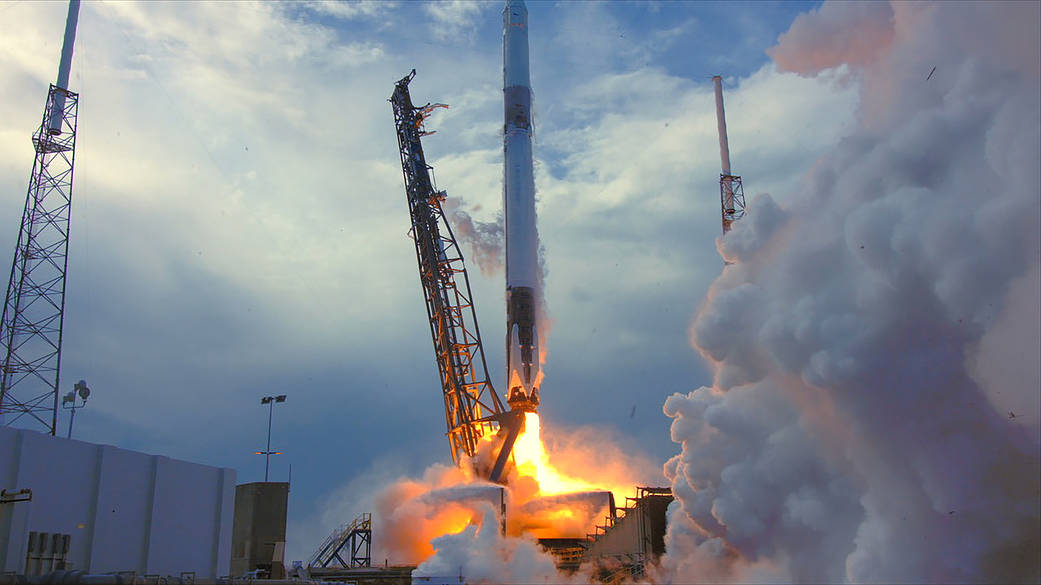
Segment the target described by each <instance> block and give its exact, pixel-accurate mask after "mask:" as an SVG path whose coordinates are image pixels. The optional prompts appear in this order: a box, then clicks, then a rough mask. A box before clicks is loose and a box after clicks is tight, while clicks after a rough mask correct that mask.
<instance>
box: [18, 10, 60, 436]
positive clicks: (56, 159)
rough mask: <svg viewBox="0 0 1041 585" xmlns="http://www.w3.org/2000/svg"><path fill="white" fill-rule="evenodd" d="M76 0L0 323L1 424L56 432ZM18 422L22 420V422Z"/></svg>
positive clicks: (39, 136)
mask: <svg viewBox="0 0 1041 585" xmlns="http://www.w3.org/2000/svg"><path fill="white" fill-rule="evenodd" d="M78 15H79V0H72V1H71V2H70V3H69V14H68V18H67V20H66V25H65V42H64V46H63V49H62V57H61V64H60V65H59V68H58V83H57V84H56V85H51V86H50V91H49V92H48V94H47V105H46V107H45V108H44V111H43V121H42V122H41V123H40V127H39V129H38V130H36V132H35V133H34V134H33V146H34V147H35V149H36V159H35V161H34V162H33V170H32V174H31V175H30V176H29V190H28V192H27V193H26V197H25V212H24V213H23V214H22V223H21V228H20V229H19V232H18V244H17V246H16V247H15V251H14V261H13V262H12V264H11V278H10V280H9V282H8V286H7V297H6V301H5V304H4V312H3V320H2V322H0V354H2V356H3V360H4V361H3V365H2V370H0V424H3V425H12V424H15V423H20V424H22V425H24V424H26V423H28V425H29V426H30V427H35V428H38V429H40V430H46V431H47V432H49V433H50V434H52V435H53V434H55V431H56V430H57V425H58V383H59V377H60V373H61V342H62V326H63V324H64V320H65V273H66V269H67V268H68V252H69V215H70V211H71V206H72V177H73V168H74V162H75V159H76V116H77V111H78V107H79V95H78V94H75V93H73V92H71V91H69V90H68V89H67V87H68V79H69V70H70V67H71V61H72V45H73V41H74V40H75V35H76V22H77V19H78ZM23 419H24V420H23Z"/></svg>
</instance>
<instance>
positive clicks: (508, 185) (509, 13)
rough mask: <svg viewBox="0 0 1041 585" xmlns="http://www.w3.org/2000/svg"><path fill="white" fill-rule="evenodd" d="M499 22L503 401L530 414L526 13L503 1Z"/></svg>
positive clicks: (534, 258)
mask: <svg viewBox="0 0 1041 585" xmlns="http://www.w3.org/2000/svg"><path fill="white" fill-rule="evenodd" d="M502 20H503V40H502V54H503V102H504V106H505V128H504V137H503V152H504V157H505V161H504V162H505V172H504V190H503V210H504V211H503V215H504V216H505V223H506V384H507V393H506V401H507V402H508V403H509V405H510V409H511V410H522V411H530V412H534V411H535V410H536V408H537V407H538V404H539V384H540V383H541V378H542V374H541V372H540V371H539V337H538V329H537V326H536V320H537V318H538V311H537V307H536V304H537V303H538V302H539V294H540V291H539V285H540V283H539V262H538V230H537V229H536V227H535V176H534V171H533V168H532V156H531V153H532V150H531V132H532V124H531V79H530V76H529V74H528V9H527V7H526V6H525V5H524V2H523V0H508V1H507V2H506V7H505V9H504V10H503V13H502Z"/></svg>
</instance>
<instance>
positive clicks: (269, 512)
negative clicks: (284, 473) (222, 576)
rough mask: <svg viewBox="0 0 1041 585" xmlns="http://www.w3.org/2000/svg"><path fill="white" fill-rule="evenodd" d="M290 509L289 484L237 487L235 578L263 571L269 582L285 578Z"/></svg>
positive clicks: (233, 548)
mask: <svg viewBox="0 0 1041 585" xmlns="http://www.w3.org/2000/svg"><path fill="white" fill-rule="evenodd" d="M288 507H289V484H288V483H285V482H263V481H258V482H255V483H244V484H242V485H239V486H236V488H235V520H234V524H233V527H232V536H231V575H232V576H233V577H240V576H242V575H245V574H247V573H251V572H253V571H261V572H262V573H263V575H262V576H264V577H267V578H271V579H283V578H285V574H286V570H285V546H286V513H287V512H288Z"/></svg>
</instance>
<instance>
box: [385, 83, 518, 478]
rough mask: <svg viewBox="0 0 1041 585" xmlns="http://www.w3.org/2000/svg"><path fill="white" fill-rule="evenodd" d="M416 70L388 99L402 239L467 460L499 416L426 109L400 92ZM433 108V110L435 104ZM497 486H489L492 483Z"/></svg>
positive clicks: (457, 452)
mask: <svg viewBox="0 0 1041 585" xmlns="http://www.w3.org/2000/svg"><path fill="white" fill-rule="evenodd" d="M415 75H416V70H415V69H413V70H412V72H411V73H409V74H408V75H407V76H405V77H404V78H403V79H401V80H400V81H398V82H397V83H396V84H395V86H394V93H393V95H392V96H391V98H390V102H391V104H393V107H394V125H395V127H396V128H397V135H398V148H399V151H400V154H401V169H402V175H403V176H404V179H405V196H406V199H407V200H408V207H409V212H410V214H411V218H412V229H411V230H410V232H409V233H410V235H411V236H412V239H413V241H414V242H415V245H416V259H417V261H418V263H419V278H420V282H421V283H422V285H423V297H424V299H425V301H426V308H427V317H428V320H429V323H430V334H431V336H432V337H433V340H434V353H435V357H436V359H437V366H438V370H439V372H440V375H441V388H442V391H443V393H444V400H445V420H446V422H447V425H448V441H449V443H450V445H451V449H452V460H453V461H455V462H456V463H457V464H458V463H459V462H460V461H461V460H462V457H463V456H464V455H468V456H471V457H472V456H474V455H475V454H476V453H477V447H478V442H479V441H480V440H481V438H482V437H484V436H487V435H489V434H491V433H496V432H498V430H499V417H501V416H502V415H503V413H505V412H506V410H505V409H504V408H503V404H502V401H501V400H500V399H499V396H498V394H496V393H495V389H494V388H493V387H492V383H491V381H490V380H489V379H488V373H487V372H488V366H487V363H486V362H485V358H484V348H483V347H482V345H481V333H480V330H479V329H478V327H477V315H476V313H475V311H474V303H473V295H472V293H471V292H470V279H469V277H468V276H467V273H466V266H465V264H464V262H463V254H462V251H461V250H460V248H459V245H458V243H457V242H456V239H455V236H454V235H453V233H452V228H451V227H450V226H449V224H448V221H447V220H446V218H445V214H444V211H443V210H442V208H441V202H442V201H444V199H445V192H444V191H439V190H438V189H437V187H436V186H435V184H434V181H433V178H432V177H431V173H430V171H431V170H432V168H433V167H431V166H430V165H428V164H427V162H426V158H425V156H424V155H423V145H422V143H421V142H420V138H421V137H422V136H424V135H426V134H427V133H426V132H424V131H423V120H424V118H425V117H426V116H427V115H428V114H429V113H430V110H431V108H432V107H434V106H431V105H430V104H427V105H426V106H423V107H418V108H417V107H416V106H414V105H413V104H412V97H411V96H410V95H409V91H408V84H409V82H411V81H412V79H413V78H414V77H415ZM436 105H440V104H436ZM496 479H497V478H493V481H495V480H496Z"/></svg>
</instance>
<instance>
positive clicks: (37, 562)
mask: <svg viewBox="0 0 1041 585" xmlns="http://www.w3.org/2000/svg"><path fill="white" fill-rule="evenodd" d="M0 488H2V489H3V490H5V492H6V497H4V498H2V500H4V501H6V500H11V499H20V498H21V499H24V498H25V497H26V496H27V495H28V494H25V495H22V496H21V497H20V498H19V497H17V496H16V497H14V498H12V497H11V494H12V493H17V492H18V491H20V490H23V489H28V490H31V492H32V499H31V501H16V502H10V503H0V571H2V572H15V573H27V574H39V573H46V572H49V571H50V570H52V569H56V568H62V564H64V567H63V568H66V569H73V570H84V571H87V572H89V573H108V572H117V571H136V572H137V574H138V575H145V574H159V575H174V576H177V575H180V574H181V573H182V572H194V573H195V576H196V577H197V578H199V579H205V578H209V579H213V578H216V577H220V576H224V575H227V574H228V571H229V569H230V558H231V529H232V516H233V512H234V508H235V470H233V469H227V468H218V467H210V466H207V465H199V464H196V463H189V462H187V461H179V460H177V459H170V458H169V457H163V456H161V455H147V454H145V453H138V452H136V451H127V450H126V449H119V448H117V447H112V446H110V445H95V444H93V443H86V442H83V441H76V440H69V439H63V438H60V437H53V436H51V435H45V434H42V433H39V432H35V431H30V430H22V429H15V428H10V427H0Z"/></svg>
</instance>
